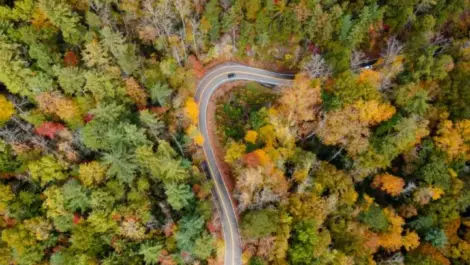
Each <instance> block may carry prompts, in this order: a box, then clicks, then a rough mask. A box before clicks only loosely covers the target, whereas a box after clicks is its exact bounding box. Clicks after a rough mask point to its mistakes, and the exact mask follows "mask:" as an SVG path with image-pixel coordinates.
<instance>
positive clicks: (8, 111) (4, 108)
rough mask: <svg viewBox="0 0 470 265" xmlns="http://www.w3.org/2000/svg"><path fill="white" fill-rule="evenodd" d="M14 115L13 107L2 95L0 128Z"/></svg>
mask: <svg viewBox="0 0 470 265" xmlns="http://www.w3.org/2000/svg"><path fill="white" fill-rule="evenodd" d="M14 113H15V106H14V105H13V103H11V102H10V101H8V100H7V99H6V97H5V96H4V95H0V126H1V125H3V124H4V123H5V122H7V121H8V120H9V119H10V118H11V116H13V114H14Z"/></svg>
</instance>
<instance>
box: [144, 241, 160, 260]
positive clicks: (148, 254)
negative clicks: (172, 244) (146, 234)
mask: <svg viewBox="0 0 470 265" xmlns="http://www.w3.org/2000/svg"><path fill="white" fill-rule="evenodd" d="M162 250H163V245H162V244H161V243H158V242H153V241H147V242H145V243H143V244H142V245H140V249H139V254H140V255H143V256H144V261H145V264H149V265H153V264H157V263H158V262H159V257H160V253H161V251H162Z"/></svg>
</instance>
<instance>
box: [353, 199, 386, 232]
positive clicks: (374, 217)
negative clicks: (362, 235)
mask: <svg viewBox="0 0 470 265" xmlns="http://www.w3.org/2000/svg"><path fill="white" fill-rule="evenodd" d="M358 219H359V220H360V221H361V222H363V223H365V224H367V225H368V226H369V227H370V228H372V229H373V230H374V231H376V232H385V231H387V229H388V228H389V227H390V224H389V222H388V219H387V217H386V216H385V214H384V212H383V210H382V209H381V208H380V207H379V206H378V205H376V204H373V205H371V206H369V209H367V211H364V212H361V213H360V214H359V216H358Z"/></svg>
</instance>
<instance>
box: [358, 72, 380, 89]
mask: <svg viewBox="0 0 470 265" xmlns="http://www.w3.org/2000/svg"><path fill="white" fill-rule="evenodd" d="M381 79H382V77H381V73H380V72H377V71H374V70H372V69H364V70H362V71H361V73H360V74H359V81H360V82H367V83H369V84H371V85H373V86H375V87H377V86H378V85H379V84H380V81H381Z"/></svg>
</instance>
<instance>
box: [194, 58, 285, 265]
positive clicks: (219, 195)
mask: <svg viewBox="0 0 470 265" xmlns="http://www.w3.org/2000/svg"><path fill="white" fill-rule="evenodd" d="M229 74H230V76H231V77H229ZM233 74H234V75H233ZM292 78H293V75H291V74H281V73H275V72H270V71H266V70H263V69H258V68H253V67H249V66H245V65H241V64H237V63H226V64H222V65H218V66H216V67H215V68H213V69H212V70H211V71H209V72H207V73H206V75H205V76H204V77H203V78H202V79H201V80H200V81H199V83H198V86H197V90H196V95H195V100H196V102H197V103H198V105H199V130H200V131H201V133H202V135H203V137H204V139H205V141H204V145H203V150H204V154H205V156H206V161H207V166H208V168H209V173H210V174H211V177H212V179H213V181H214V184H215V185H214V189H213V192H212V193H213V194H214V195H215V196H214V197H215V200H216V203H217V205H218V207H217V208H218V210H219V214H220V217H221V221H222V228H223V234H224V240H225V262H224V264H225V265H241V264H242V260H241V256H242V249H241V239H240V232H239V229H238V223H237V215H236V214H235V209H234V204H233V202H232V197H231V195H230V192H229V190H228V188H227V186H226V185H225V183H224V180H223V178H222V176H221V174H220V170H219V165H218V163H217V159H216V158H215V156H214V152H213V147H212V146H211V144H210V140H209V128H208V124H207V109H208V106H209V101H210V98H211V96H212V95H213V94H214V92H215V91H216V90H217V89H218V88H219V87H220V85H222V84H224V83H227V82H231V81H238V80H246V81H255V82H259V83H264V84H270V85H276V86H291V85H292Z"/></svg>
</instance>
